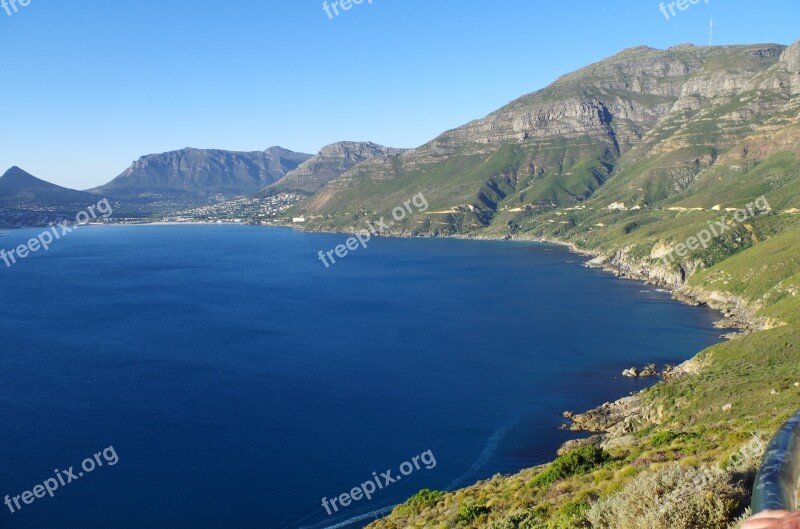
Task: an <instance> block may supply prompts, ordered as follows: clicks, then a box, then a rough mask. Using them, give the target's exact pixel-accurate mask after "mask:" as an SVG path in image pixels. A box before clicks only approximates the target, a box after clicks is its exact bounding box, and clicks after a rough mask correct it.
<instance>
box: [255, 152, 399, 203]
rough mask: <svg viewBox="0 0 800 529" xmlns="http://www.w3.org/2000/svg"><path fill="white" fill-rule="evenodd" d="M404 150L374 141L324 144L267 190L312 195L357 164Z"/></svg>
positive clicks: (265, 191) (269, 192)
mask: <svg viewBox="0 0 800 529" xmlns="http://www.w3.org/2000/svg"><path fill="white" fill-rule="evenodd" d="M403 152H404V151H403V149H392V148H390V147H384V146H383V145H378V144H377V143H372V142H353V141H343V142H339V143H334V144H331V145H327V146H325V147H323V148H322V149H321V150H320V152H319V153H318V154H317V155H316V156H312V157H311V158H309V159H308V160H306V161H304V162H303V163H301V164H300V165H299V166H297V168H295V169H293V170H291V171H289V172H288V173H287V174H286V176H284V177H283V178H282V179H280V180H279V181H277V182H275V183H274V184H272V185H270V186H269V187H267V188H266V189H265V190H264V193H267V194H272V193H280V192H294V193H302V194H308V195H311V194H313V193H316V192H317V191H319V190H320V189H322V187H323V186H324V185H325V184H327V183H328V182H330V181H331V180H333V179H334V178H337V177H339V176H341V175H342V174H344V173H345V172H347V171H348V170H349V169H351V168H353V167H355V166H356V165H358V164H360V163H362V162H365V161H367V160H370V159H372V158H383V157H387V156H397V155H399V154H401V153H403Z"/></svg>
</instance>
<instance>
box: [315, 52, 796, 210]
mask: <svg viewBox="0 0 800 529" xmlns="http://www.w3.org/2000/svg"><path fill="white" fill-rule="evenodd" d="M796 56H797V52H796V49H794V47H793V48H790V49H786V48H785V47H784V46H779V45H757V46H729V47H702V48H698V47H693V46H690V45H682V46H677V47H675V48H670V49H668V50H656V49H652V48H646V47H640V48H633V49H630V50H625V51H623V52H621V53H619V54H617V55H615V56H613V57H611V58H609V59H606V60H604V61H601V62H599V63H597V64H594V65H591V66H588V67H586V68H583V69H581V70H578V71H577V72H574V73H571V74H569V75H566V76H564V77H561V78H560V79H558V80H557V81H555V82H554V83H553V84H552V85H550V86H549V87H547V88H545V89H543V90H540V91H538V92H535V93H533V94H529V95H527V96H524V97H522V98H520V99H518V100H516V101H513V102H512V103H510V104H508V105H506V106H505V107H503V108H501V109H499V110H498V111H496V112H494V113H492V114H490V115H488V116H486V117H485V118H482V119H479V120H476V121H473V122H470V123H468V124H466V125H464V126H462V127H459V128H457V129H454V130H451V131H448V132H445V133H444V134H442V135H441V136H439V137H438V138H436V139H434V140H433V141H431V142H430V143H428V144H426V145H423V146H422V147H420V148H417V149H413V150H411V151H408V152H405V153H403V154H401V155H400V156H399V157H397V158H396V159H374V160H371V161H369V162H367V163H365V164H362V165H359V166H358V167H355V168H354V169H352V170H350V171H348V172H346V173H344V174H343V175H342V176H341V177H339V178H337V179H335V180H333V181H332V182H330V183H329V184H328V185H327V186H326V187H325V188H324V189H323V190H322V191H321V192H319V193H318V194H317V195H315V196H314V197H312V198H311V199H310V200H309V201H308V202H307V203H306V205H305V206H306V210H307V211H309V212H313V213H324V214H331V213H336V212H339V211H343V210H346V211H349V212H356V211H362V210H382V209H385V208H387V207H389V208H390V207H392V204H393V203H394V202H396V201H397V200H398V199H401V195H407V194H408V193H412V192H413V193H419V192H423V193H424V194H425V196H426V197H427V198H428V200H429V202H431V204H433V205H434V207H436V208H437V209H439V210H447V209H453V208H455V209H457V208H459V207H463V206H471V207H474V208H477V210H479V211H482V212H484V213H485V215H484V216H483V219H482V222H483V223H484V224H486V223H487V222H489V221H490V219H491V218H492V217H493V216H494V214H495V213H497V212H498V211H500V210H502V209H503V208H504V207H506V208H509V209H513V208H515V207H526V206H527V207H535V208H540V207H550V206H554V205H556V206H558V205H562V206H563V205H569V204H574V203H575V202H580V201H583V200H586V199H588V198H590V197H591V196H593V195H594V194H595V193H597V192H598V190H602V189H604V188H605V187H606V185H605V184H607V183H608V184H611V183H612V182H613V181H615V180H616V185H613V186H609V187H611V188H614V193H616V194H617V195H620V196H621V198H624V199H627V200H628V201H630V200H638V201H642V200H650V201H651V202H652V201H654V200H661V199H664V198H667V197H669V196H670V195H671V194H674V193H678V192H680V191H681V190H682V189H685V187H686V186H687V185H688V184H689V183H691V182H692V181H693V180H694V178H696V176H697V174H698V173H699V172H700V171H702V169H703V168H704V167H708V166H709V165H710V164H712V163H713V162H714V161H715V160H716V157H717V156H718V153H719V152H720V151H725V150H727V149H730V148H732V147H733V146H735V145H736V144H737V143H739V142H740V141H742V140H743V139H744V138H745V137H746V136H747V134H749V133H752V132H753V130H754V128H755V127H757V126H759V125H761V124H763V123H765V122H766V121H767V120H768V119H769V118H770V117H771V116H773V115H774V114H775V113H776V112H779V111H780V110H781V109H782V108H783V107H784V105H785V104H786V103H787V100H788V97H789V96H790V94H791V91H792V90H793V88H792V86H793V85H792V82H793V78H794V74H789V73H788V72H787V68H788V69H791V68H794V66H793V65H795V64H796V62H797V58H796ZM756 82H758V83H759V86H762V85H763V87H761V88H754V86H755V83H756ZM750 92H755V93H754V94H752V97H750ZM745 96H747V97H745ZM698 140H699V141H698ZM643 160H653V161H654V163H652V164H651V166H650V167H648V168H644V170H643V168H642V167H639V166H640V165H641V163H642V161H643ZM626 171H627V172H633V173H635V174H632V175H631V174H626ZM389 180H391V181H401V182H402V188H403V189H402V191H397V192H396V193H386V194H384V195H383V196H380V197H378V196H376V194H375V193H370V192H369V189H370V188H371V187H373V186H374V185H375V184H378V185H380V183H381V182H385V181H389ZM648 182H652V184H651V186H650V194H649V195H648V196H645V193H644V190H645V187H646V185H647V183H648ZM394 187H395V188H397V187H398V186H394ZM640 187H641V188H642V189H643V191H641V192H640V191H639V188H640Z"/></svg>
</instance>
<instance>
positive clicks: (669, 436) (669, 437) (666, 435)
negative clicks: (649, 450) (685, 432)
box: [650, 431, 681, 446]
mask: <svg viewBox="0 0 800 529" xmlns="http://www.w3.org/2000/svg"><path fill="white" fill-rule="evenodd" d="M679 437H681V434H679V433H675V432H668V431H664V432H658V433H657V434H655V435H654V436H653V438H652V439H651V440H650V443H651V444H652V445H653V446H664V445H668V444H670V443H671V442H672V441H674V440H675V439H678V438H679Z"/></svg>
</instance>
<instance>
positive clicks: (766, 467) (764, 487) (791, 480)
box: [751, 412, 800, 514]
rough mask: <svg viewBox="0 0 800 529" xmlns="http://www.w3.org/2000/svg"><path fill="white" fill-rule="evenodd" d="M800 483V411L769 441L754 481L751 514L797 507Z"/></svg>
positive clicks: (788, 509) (790, 509)
mask: <svg viewBox="0 0 800 529" xmlns="http://www.w3.org/2000/svg"><path fill="white" fill-rule="evenodd" d="M798 482H800V412H798V413H797V414H795V416H794V417H792V418H791V419H789V420H788V421H786V423H785V424H784V425H783V426H781V429H780V430H778V433H776V434H775V437H773V438H772V441H770V443H769V447H768V448H767V453H766V454H765V455H764V462H763V463H761V467H760V468H759V469H758V473H757V474H756V481H755V483H754V484H753V498H752V503H751V507H752V509H753V514H758V513H760V512H762V511H772V510H785V511H793V510H795V509H796V508H797V488H798Z"/></svg>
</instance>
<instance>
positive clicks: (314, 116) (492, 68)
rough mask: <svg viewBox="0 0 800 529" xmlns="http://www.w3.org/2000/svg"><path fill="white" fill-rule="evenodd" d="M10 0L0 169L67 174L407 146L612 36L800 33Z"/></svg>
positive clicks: (210, 4) (660, 23)
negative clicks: (204, 152)
mask: <svg viewBox="0 0 800 529" xmlns="http://www.w3.org/2000/svg"><path fill="white" fill-rule="evenodd" d="M3 1H4V2H11V0H3ZM19 1H20V0H16V2H17V4H16V9H17V10H16V12H15V11H14V6H12V5H10V4H7V5H8V11H9V12H10V13H11V15H10V16H9V15H8V13H7V12H6V9H5V8H3V7H0V50H2V53H0V76H2V81H0V124H1V125H2V126H0V173H2V172H3V171H5V169H7V168H8V167H11V166H13V165H17V166H20V167H22V168H23V169H25V170H26V171H28V172H30V173H31V174H33V175H35V176H38V177H39V178H43V179H45V180H48V181H50V182H53V183H56V184H59V185H63V186H66V187H72V188H77V189H87V188H91V187H94V186H97V185H100V184H103V183H106V182H107V181H109V180H111V179H112V178H113V177H115V176H116V175H118V174H119V173H121V172H122V171H123V170H124V169H125V168H126V167H127V166H129V165H130V163H131V162H132V161H134V160H136V159H138V158H139V157H140V156H143V155H146V154H151V153H158V152H164V151H170V150H175V149H181V148H184V147H198V148H219V149H229V150H241V151H255V150H263V149H266V148H267V147H270V146H273V145H279V146H282V147H285V148H287V149H291V150H295V151H301V152H307V153H311V154H313V153H316V152H317V151H319V149H320V148H321V147H322V146H324V145H327V144H329V143H333V142H336V141H343V140H354V141H374V142H377V143H381V144H384V145H387V146H391V147H407V148H410V147H416V146H419V145H422V144H423V143H425V142H427V141H429V140H431V139H432V138H434V137H436V136H437V135H438V134H440V133H441V132H443V131H445V130H448V129H451V128H454V127H457V126H459V125H462V124H464V123H466V122H468V121H471V120H473V119H477V118H480V117H483V116H485V115H486V114H489V113H491V112H492V111H494V110H496V109H498V108H499V107H501V106H502V105H504V104H506V103H508V102H509V101H512V100H514V99H516V98H517V97H519V96H521V95H524V94H526V93H529V92H533V91H535V90H538V89H540V88H543V87H544V86H547V85H548V84H549V83H550V82H552V81H553V80H554V79H556V78H557V77H558V76H560V75H563V74H565V73H569V72H571V71H573V70H576V69H578V68H580V67H582V66H585V65H587V64H590V63H593V62H596V61H598V60H601V59H603V58H605V57H608V56H610V55H613V54H615V53H617V52H618V51H620V50H622V49H625V48H629V47H633V46H639V45H648V46H652V47H656V48H667V47H670V46H674V45H677V44H681V43H687V42H689V43H693V44H696V45H707V44H708V40H709V22H710V19H711V18H712V17H713V19H714V35H713V43H714V44H715V45H716V44H753V43H767V42H775V43H781V44H791V43H792V42H794V41H796V40H798V39H800V24H798V22H800V2H798V1H797V0H762V1H760V2H752V1H744V0H695V1H698V3H697V4H689V3H687V4H685V5H684V6H685V7H686V10H685V11H681V10H679V9H678V8H677V6H675V7H674V11H675V15H674V16H673V15H672V14H671V13H670V11H669V8H668V6H667V5H666V4H669V3H670V2H665V8H666V12H667V15H665V14H663V13H662V12H661V11H660V10H659V2H658V1H657V0H605V1H601V0H552V1H549V2H545V1H540V0H491V1H490V0H436V1H434V0H371V2H372V3H369V2H370V0H363V2H362V3H361V4H360V5H356V4H352V5H350V9H349V10H343V9H342V8H341V7H340V5H339V4H337V8H336V9H335V10H334V9H333V8H332V6H331V4H332V3H333V0H328V5H329V11H330V13H331V14H330V15H328V14H326V11H325V10H324V9H323V5H322V1H321V0H237V1H235V2H228V1H222V0H162V1H152V0H151V1H136V2H133V1H124V0H123V1H121V0H113V1H110V0H68V1H64V0H61V1H58V2H54V1H52V0H22V1H23V2H26V3H27V5H25V6H22V5H20V4H19ZM338 1H342V0H338ZM685 1H686V2H688V1H689V0H685ZM336 11H338V13H339V14H338V15H336V14H335V12H336ZM667 17H669V19H668V18H667Z"/></svg>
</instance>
